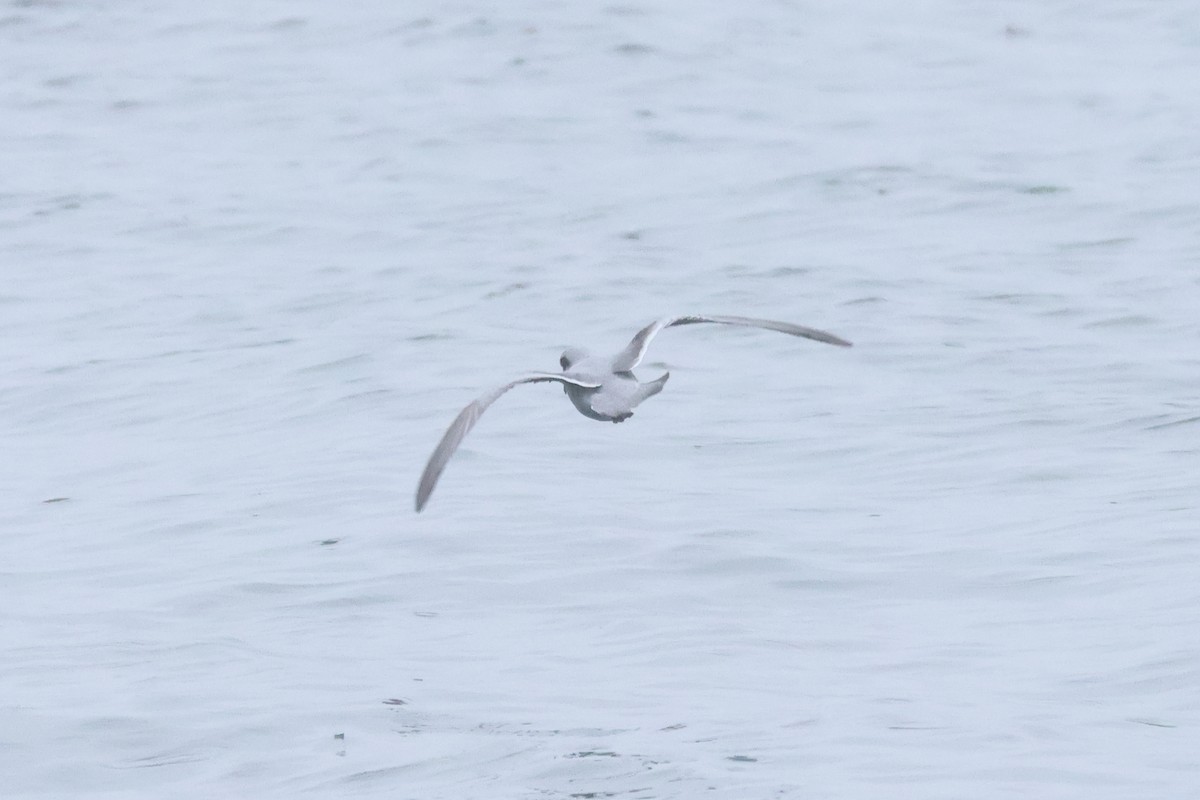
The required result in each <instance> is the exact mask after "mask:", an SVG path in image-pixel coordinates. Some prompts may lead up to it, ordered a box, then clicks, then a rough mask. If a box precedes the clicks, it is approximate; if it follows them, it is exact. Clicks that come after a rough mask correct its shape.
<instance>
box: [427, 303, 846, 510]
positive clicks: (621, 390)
mask: <svg viewBox="0 0 1200 800" xmlns="http://www.w3.org/2000/svg"><path fill="white" fill-rule="evenodd" d="M701 322H711V323H716V324H719V325H741V326H744V327H748V328H765V329H766V330H770V331H779V332H780V333H787V334H791V335H792V336H802V337H804V338H805V339H813V340H814V341H818V342H825V343H826V344H833V345H838V346H839V347H850V342H847V341H846V340H845V339H842V338H840V337H837V336H834V335H833V334H832V333H826V332H825V331H819V330H817V329H816V328H806V327H804V326H803V325H793V324H791V323H790V322H775V321H773V320H769V319H751V318H749V317H712V316H697V315H688V316H682V317H665V318H663V319H660V320H657V321H656V322H652V323H650V324H649V325H647V326H646V327H644V328H642V329H641V330H640V331H638V332H637V335H635V336H634V337H633V340H632V341H631V342H630V343H629V345H628V346H626V348H625V349H624V350H622V351H621V352H619V353H617V354H616V355H615V356H593V355H591V354H590V353H588V352H587V351H586V350H583V349H580V348H578V347H572V348H569V349H568V350H567V351H566V352H564V353H563V354H562V358H560V359H559V360H558V363H559V364H560V365H561V366H562V370H563V371H562V372H531V373H529V374H528V375H524V376H522V377H520V378H517V379H516V380H514V381H510V382H508V383H506V384H504V385H502V386H498V387H496V388H495V389H492V390H491V391H490V392H488V393H487V394H485V395H483V396H482V397H480V398H478V399H476V400H475V401H474V402H473V403H471V404H470V405H468V406H467V407H466V408H464V409H463V410H462V411H460V412H459V414H458V416H457V417H455V418H454V422H452V423H450V427H449V428H448V429H447V430H446V433H445V435H444V436H442V440H441V441H440V442H438V446H437V447H436V448H435V449H434V451H433V455H431V456H430V457H429V463H427V464H426V465H425V471H424V472H422V473H421V481H420V483H418V484H417V511H420V510H421V509H423V508H425V504H426V503H428V502H429V495H431V494H433V487H435V486H437V482H438V478H439V477H441V474H442V470H444V469H445V468H446V463H447V462H448V461H450V457H451V456H453V455H454V451H455V450H457V449H458V446H459V444H461V443H462V440H463V438H464V437H465V436H466V435H467V433H468V432H469V431H470V430H471V428H473V427H475V423H476V422H478V421H479V417H480V416H481V415H482V414H483V412H484V411H486V410H487V408H488V406H490V405H491V404H492V403H494V402H496V400H497V399H499V397H500V395H502V394H504V393H505V392H507V391H508V390H509V389H511V388H513V387H514V386H519V385H520V384H522V383H547V382H550V381H555V382H557V383H561V384H562V386H563V391H565V392H566V393H567V397H569V398H570V400H571V402H572V403H573V404H574V405H575V408H577V409H578V410H579V413H580V414H583V415H584V416H585V417H590V418H591V419H594V420H599V421H601V422H624V421H625V420H627V419H629V418H630V417H631V416H633V409H635V408H637V407H638V404H640V403H641V402H642V401H644V400H646V399H648V398H650V397H653V396H654V395H656V394H658V393H659V392H661V391H662V389H663V386H664V385H665V384H666V382H667V378H669V377H671V373H669V372H667V373H663V375H662V376H661V377H658V378H655V379H654V380H652V381H647V382H645V383H643V382H642V381H640V380H638V379H637V376H635V375H634V374H633V368H634V367H636V366H637V365H638V364H640V363H641V361H642V356H644V355H645V354H646V348H647V347H648V346H649V344H650V341H651V340H652V339H653V338H654V337H655V336H657V335H658V332H659V331H661V330H663V329H664V328H673V327H675V326H677V325H695V324H697V323H701Z"/></svg>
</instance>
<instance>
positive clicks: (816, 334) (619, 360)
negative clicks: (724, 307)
mask: <svg viewBox="0 0 1200 800" xmlns="http://www.w3.org/2000/svg"><path fill="white" fill-rule="evenodd" d="M700 322H715V323H718V324H720V325H742V326H745V327H748V328H766V329H767V330H769V331H779V332H780V333H790V334H791V335H792V336H803V337H804V338H805V339H813V340H814V341H818V342H825V343H826V344H836V345H838V346H839V347H849V346H850V342H847V341H846V340H845V339H842V338H840V337H838V336H834V335H833V334H832V333H826V332H825V331H819V330H817V329H816V328H806V327H804V326H803V325H793V324H791V323H790V322H775V321H774V320H769V319H751V318H750V317H710V316H698V315H695V314H692V315H688V316H683V317H665V318H663V319H660V320H657V321H655V322H652V323H650V324H649V325H647V326H646V327H644V328H642V329H641V330H640V331H638V332H637V335H636V336H634V337H633V341H631V342H630V343H629V346H628V347H626V348H625V349H624V350H622V351H621V352H620V353H619V354H618V355H617V357H616V358H614V359H613V362H612V368H613V371H614V372H628V371H629V370H631V369H633V368H634V367H636V366H637V365H638V364H640V363H641V361H642V356H644V355H645V354H646V347H648V346H649V344H650V340H651V339H653V338H654V337H655V336H657V335H658V332H659V331H661V330H662V329H663V328H671V327H674V326H675V325H695V324H697V323H700Z"/></svg>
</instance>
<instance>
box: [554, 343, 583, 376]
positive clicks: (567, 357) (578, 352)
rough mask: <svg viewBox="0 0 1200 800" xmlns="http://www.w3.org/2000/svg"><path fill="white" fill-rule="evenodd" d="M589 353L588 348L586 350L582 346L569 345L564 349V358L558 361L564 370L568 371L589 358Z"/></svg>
mask: <svg viewBox="0 0 1200 800" xmlns="http://www.w3.org/2000/svg"><path fill="white" fill-rule="evenodd" d="M587 355H588V353H587V350H584V349H583V348H582V347H568V348H567V349H566V350H564V351H563V354H562V358H560V359H559V360H558V363H559V364H561V365H562V368H563V372H566V371H567V370H569V369H570V368H571V367H573V366H575V365H576V364H578V363H579V362H580V361H583V360H584V359H585V358H587Z"/></svg>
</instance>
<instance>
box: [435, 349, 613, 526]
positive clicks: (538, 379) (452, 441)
mask: <svg viewBox="0 0 1200 800" xmlns="http://www.w3.org/2000/svg"><path fill="white" fill-rule="evenodd" d="M547 381H557V382H558V383H565V384H570V385H571V386H579V387H582V388H584V389H597V388H599V387H600V384H598V383H590V382H588V381H583V380H579V379H578V378H572V377H570V376H569V375H562V374H558V373H554V372H532V373H530V374H528V375H525V376H523V377H520V378H517V379H516V380H515V381H511V382H509V383H506V384H504V385H503V386H500V387H497V388H495V389H493V390H492V391H490V392H488V393H487V394H485V395H483V396H482V397H480V398H479V399H477V400H476V401H475V402H473V403H471V404H470V405H468V406H467V407H466V408H464V409H463V410H462V411H460V412H459V414H458V416H457V417H455V418H454V422H451V423H450V427H449V428H447V429H446V434H445V435H444V436H443V437H442V440H441V441H440V442H438V446H437V448H436V449H434V451H433V455H431V456H430V457H429V463H428V464H426V465H425V471H424V472H422V473H421V482H420V483H418V484H417V511H420V510H421V509H422V508H424V507H425V503H427V502H428V501H429V495H431V494H433V487H435V486H437V482H438V478H439V477H441V474H442V470H443V469H445V468H446V462H448V461H449V460H450V456H452V455H454V451H455V450H457V449H458V446H459V444H461V443H462V440H463V438H464V437H465V436H466V435H467V432H468V431H470V430H471V428H474V427H475V423H476V422H478V421H479V417H480V416H481V415H482V414H483V412H484V411H486V410H487V407H488V406H490V405H491V404H492V403H494V402H496V400H497V399H499V397H500V395H502V394H504V393H505V392H507V391H508V390H509V389H511V388H513V387H514V386H517V385H519V384H522V383H545V382H547Z"/></svg>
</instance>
